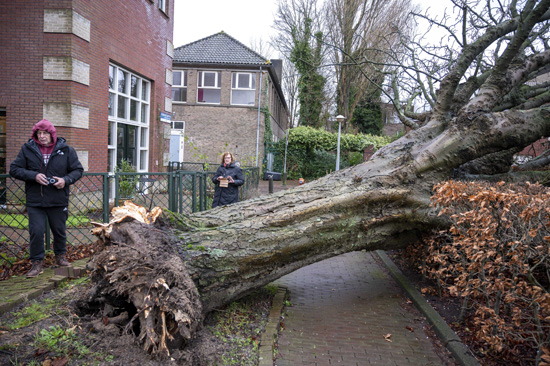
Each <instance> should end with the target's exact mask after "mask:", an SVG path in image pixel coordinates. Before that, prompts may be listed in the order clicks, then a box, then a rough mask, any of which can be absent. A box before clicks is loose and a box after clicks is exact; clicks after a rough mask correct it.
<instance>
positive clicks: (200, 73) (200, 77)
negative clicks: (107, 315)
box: [197, 71, 202, 87]
mask: <svg viewBox="0 0 550 366" xmlns="http://www.w3.org/2000/svg"><path fill="white" fill-rule="evenodd" d="M197 80H198V83H199V84H198V85H199V87H200V86H202V71H199V76H198V77H197Z"/></svg>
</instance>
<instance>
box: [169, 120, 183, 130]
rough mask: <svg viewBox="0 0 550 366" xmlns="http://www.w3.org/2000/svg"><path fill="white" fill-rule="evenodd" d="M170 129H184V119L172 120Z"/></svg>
mask: <svg viewBox="0 0 550 366" xmlns="http://www.w3.org/2000/svg"><path fill="white" fill-rule="evenodd" d="M172 129H173V130H185V122H184V121H174V122H172Z"/></svg>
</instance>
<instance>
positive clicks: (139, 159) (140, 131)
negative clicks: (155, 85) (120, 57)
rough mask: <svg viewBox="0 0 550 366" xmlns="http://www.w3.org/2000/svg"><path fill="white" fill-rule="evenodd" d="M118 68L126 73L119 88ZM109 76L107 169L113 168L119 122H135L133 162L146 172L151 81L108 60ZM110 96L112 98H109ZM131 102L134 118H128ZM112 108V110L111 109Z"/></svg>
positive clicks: (131, 123) (130, 123) (137, 167)
mask: <svg viewBox="0 0 550 366" xmlns="http://www.w3.org/2000/svg"><path fill="white" fill-rule="evenodd" d="M119 71H120V72H122V73H124V74H125V75H126V76H127V77H126V82H125V85H122V88H121V90H120V91H119V88H118V86H119V75H120V74H119ZM111 77H113V80H112V83H111V82H109V97H110V98H109V108H110V110H109V113H108V115H109V128H110V129H111V130H110V133H111V141H109V142H108V146H107V149H108V150H109V154H108V155H107V156H108V159H110V161H109V162H108V163H109V164H108V166H109V167H110V171H111V172H114V170H115V168H116V158H117V146H118V143H117V142H118V141H117V139H118V136H117V130H118V125H119V124H126V125H132V126H136V146H135V155H136V156H135V161H134V165H135V167H136V169H137V171H138V172H146V171H148V169H149V117H150V113H151V106H150V95H151V85H152V84H151V81H150V80H148V79H146V78H144V77H142V76H140V75H137V74H135V73H133V72H131V71H130V70H128V69H125V68H123V67H121V66H118V65H116V64H112V63H110V64H109V78H111ZM132 79H134V80H136V88H135V89H134V91H135V92H134V93H132V88H131V82H130V80H132ZM111 96H113V98H112V99H111ZM120 102H123V103H125V107H124V111H125V113H124V115H123V116H119V115H118V107H119V103H120ZM132 102H133V103H134V105H135V111H136V118H135V120H133V119H131V117H132V116H130V108H131V105H132ZM111 111H112V113H111Z"/></svg>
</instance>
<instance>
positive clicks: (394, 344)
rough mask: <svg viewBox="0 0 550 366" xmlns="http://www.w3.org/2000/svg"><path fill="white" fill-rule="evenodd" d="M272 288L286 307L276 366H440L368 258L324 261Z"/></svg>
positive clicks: (399, 295)
mask: <svg viewBox="0 0 550 366" xmlns="http://www.w3.org/2000/svg"><path fill="white" fill-rule="evenodd" d="M275 284H277V285H279V286H284V287H286V288H287V290H288V292H289V294H290V303H291V304H292V306H290V307H287V308H286V317H285V319H284V323H285V330H283V331H282V332H281V333H280V335H279V339H278V357H277V359H276V360H275V365H277V366H284V365H294V366H299V365H313V364H315V365H318V366H325V365H336V364H339V365H371V364H375V365H444V364H445V363H444V362H443V361H442V360H441V359H440V358H439V356H438V355H437V354H436V352H435V349H434V348H433V345H432V343H431V342H430V340H429V339H427V337H425V336H424V337H421V336H420V333H419V332H422V334H424V333H423V330H422V329H421V328H420V327H418V326H416V324H417V321H416V320H415V319H414V318H413V315H411V314H409V313H408V312H407V311H405V310H404V309H403V307H402V301H403V298H404V294H403V292H402V289H401V288H400V287H399V286H398V285H397V284H396V283H395V281H394V280H393V279H392V278H391V277H389V276H388V275H387V274H386V272H385V271H384V269H383V268H382V267H380V265H379V264H378V263H377V262H376V261H375V259H374V257H373V254H372V253H369V252H354V253H347V254H343V255H340V256H338V257H334V258H330V259H327V260H324V261H321V262H318V263H315V264H313V265H310V266H307V267H304V268H301V269H299V270H297V271H295V272H293V273H291V274H288V275H286V276H284V277H282V278H280V279H279V280H277V281H275ZM406 326H410V327H413V328H415V330H416V332H410V331H409V330H408V329H406V328H405V327H406ZM387 334H391V337H390V338H389V339H390V340H391V342H389V341H388V340H386V339H385V338H384V336H385V335H387Z"/></svg>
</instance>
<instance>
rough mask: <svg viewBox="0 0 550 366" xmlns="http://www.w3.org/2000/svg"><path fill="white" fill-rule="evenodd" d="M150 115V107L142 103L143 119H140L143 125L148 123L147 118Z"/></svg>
mask: <svg viewBox="0 0 550 366" xmlns="http://www.w3.org/2000/svg"><path fill="white" fill-rule="evenodd" d="M148 115H149V105H147V104H145V103H141V119H140V122H141V123H147V121H148V118H147V116H148Z"/></svg>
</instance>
